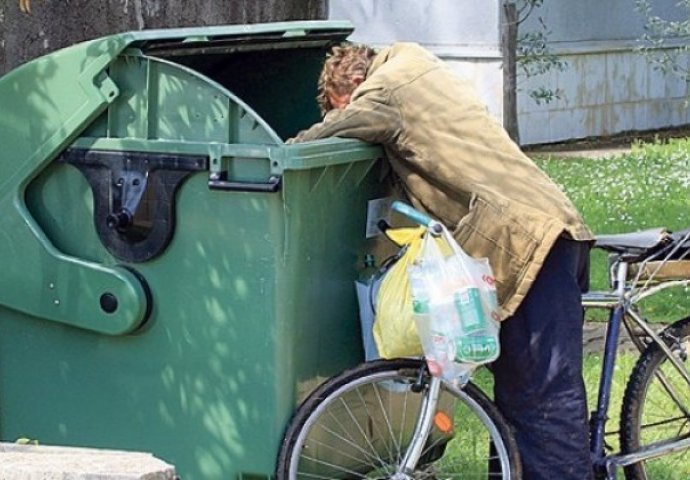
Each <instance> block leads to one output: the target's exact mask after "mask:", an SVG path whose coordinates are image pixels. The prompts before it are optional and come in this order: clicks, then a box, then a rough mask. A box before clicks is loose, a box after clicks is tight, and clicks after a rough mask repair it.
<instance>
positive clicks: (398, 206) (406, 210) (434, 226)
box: [391, 200, 443, 233]
mask: <svg viewBox="0 0 690 480" xmlns="http://www.w3.org/2000/svg"><path fill="white" fill-rule="evenodd" d="M391 208H392V209H393V210H395V211H396V212H398V213H400V214H402V215H405V216H406V217H407V218H409V219H410V220H412V221H413V222H415V223H418V224H419V225H422V226H423V227H426V228H428V229H429V230H431V231H432V232H433V233H441V231H442V229H443V226H442V225H441V223H440V222H438V221H436V220H434V219H433V218H431V217H430V216H429V215H427V214H426V213H422V212H420V211H419V210H416V209H414V208H413V207H411V206H410V205H408V204H406V203H404V202H401V201H399V200H396V201H395V202H393V205H391Z"/></svg>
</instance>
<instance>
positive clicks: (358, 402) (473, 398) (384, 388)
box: [276, 359, 521, 480]
mask: <svg viewBox="0 0 690 480" xmlns="http://www.w3.org/2000/svg"><path fill="white" fill-rule="evenodd" d="M423 366H424V364H423V362H422V361H420V360H415V359H397V360H378V361H375V362H368V363H365V364H362V365H360V366H359V367H357V368H354V369H352V370H349V371H347V372H344V373H343V374H341V375H339V376H336V377H333V378H332V379H330V380H329V381H327V382H326V383H324V384H323V385H322V386H321V387H319V388H318V389H317V390H316V391H315V392H314V393H312V394H311V395H310V396H309V398H307V400H306V401H305V402H304V403H303V404H302V405H301V406H300V408H299V409H298V411H297V412H296V414H295V417H294V418H293V421H292V422H291V424H290V426H289V428H288V431H287V433H286V435H285V439H284V441H283V445H282V447H281V451H280V456H279V459H278V465H277V470H276V473H277V475H276V476H277V479H278V480H287V479H289V480H296V479H304V480H306V479H376V478H378V479H387V478H391V477H392V476H393V475H394V474H395V472H396V471H397V467H398V465H399V464H400V462H401V461H402V459H403V457H404V455H405V452H406V451H407V447H408V446H409V444H410V441H411V440H412V436H413V432H414V427H415V423H416V421H417V417H418V415H419V413H420V406H421V405H422V403H423V395H426V394H427V393H428V389H427V388H425V383H424V382H426V381H428V378H426V379H425V380H424V381H422V382H421V384H420V381H419V378H420V372H422V371H423V370H422V369H423ZM420 386H421V387H422V388H418V387H420ZM431 428H432V431H431V432H430V435H429V437H428V439H427V441H426V444H425V446H424V449H423V452H422V456H421V458H420V461H419V462H418V465H417V466H416V468H415V471H414V472H407V474H406V476H405V477H403V478H415V479H422V478H428V479H437V478H438V479H440V478H467V479H473V478H477V479H482V480H486V479H487V478H493V479H513V480H515V479H519V478H520V472H521V468H520V460H519V455H518V451H517V446H516V443H515V440H514V438H513V436H512V433H511V431H510V428H509V427H508V425H507V423H506V421H505V420H504V419H503V417H502V416H501V414H500V413H499V411H498V409H497V408H496V407H495V406H494V405H493V403H491V401H490V400H489V399H488V398H487V397H486V396H485V395H484V394H483V393H482V392H481V391H480V390H479V389H478V388H476V387H475V386H474V385H472V384H468V385H466V386H465V387H464V388H462V389H458V388H455V387H454V386H452V385H450V384H447V383H445V382H444V383H442V386H441V393H440V396H439V402H438V406H437V410H436V412H435V414H434V421H433V426H432V427H431Z"/></svg>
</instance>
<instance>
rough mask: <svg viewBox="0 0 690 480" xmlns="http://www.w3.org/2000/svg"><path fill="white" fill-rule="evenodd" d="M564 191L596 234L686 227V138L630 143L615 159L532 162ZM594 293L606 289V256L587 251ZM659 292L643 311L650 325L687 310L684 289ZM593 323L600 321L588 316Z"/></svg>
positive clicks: (689, 161)
mask: <svg viewBox="0 0 690 480" xmlns="http://www.w3.org/2000/svg"><path fill="white" fill-rule="evenodd" d="M536 161H537V164H538V165H539V166H540V167H541V168H542V169H543V170H544V171H545V172H546V173H547V174H548V175H549V176H550V177H551V178H552V179H553V180H554V181H555V182H556V183H557V184H558V185H560V187H561V188H562V189H563V191H565V193H566V194H567V195H568V197H570V199H571V200H572V201H573V203H574V204H575V206H576V207H577V208H578V209H579V211H580V212H581V213H582V216H583V217H584V219H585V222H586V223H587V225H589V227H590V229H591V230H592V231H593V232H594V233H595V234H604V233H624V232H632V231H636V230H644V229H648V228H655V227H666V228H668V229H669V230H671V231H676V230H680V229H683V228H687V227H688V226H690V201H689V200H688V198H690V140H688V139H674V140H670V141H668V142H655V143H647V144H638V145H635V146H634V147H633V149H632V152H631V153H630V154H628V155H624V156H621V157H616V158H614V159H587V158H581V159H567V160H564V159H556V158H544V159H537V160H536ZM591 279H592V284H591V287H592V289H594V290H600V289H605V288H606V287H607V273H606V254H605V253H604V252H601V251H594V252H593V253H592V274H591ZM679 290H680V291H676V292H671V293H670V294H666V293H664V294H662V295H659V296H658V297H657V298H654V299H652V300H650V301H648V302H646V303H645V304H644V305H643V307H644V311H645V313H646V315H647V316H648V317H649V319H650V320H651V321H656V322H669V321H673V320H677V319H679V318H681V317H682V316H686V315H687V312H690V301H689V300H688V298H689V297H690V295H688V292H689V291H688V290H687V289H679ZM593 318H594V319H601V317H598V316H593Z"/></svg>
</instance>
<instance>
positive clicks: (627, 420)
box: [620, 317, 690, 480]
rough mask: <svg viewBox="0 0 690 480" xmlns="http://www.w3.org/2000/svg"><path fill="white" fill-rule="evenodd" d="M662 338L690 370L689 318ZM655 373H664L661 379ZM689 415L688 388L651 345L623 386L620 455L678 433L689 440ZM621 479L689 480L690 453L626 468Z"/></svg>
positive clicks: (678, 323) (663, 457) (678, 322)
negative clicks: (669, 387) (664, 382)
mask: <svg viewBox="0 0 690 480" xmlns="http://www.w3.org/2000/svg"><path fill="white" fill-rule="evenodd" d="M661 337H662V338H663V339H664V341H665V342H666V344H667V345H668V346H669V347H670V348H671V349H672V351H673V352H674V353H675V354H677V355H680V358H681V360H682V362H683V363H684V367H685V369H686V371H690V317H688V318H685V319H682V320H679V321H677V322H675V323H674V324H672V325H670V326H668V327H667V328H665V329H664V331H663V333H662V334H661ZM674 339H677V340H674ZM659 373H662V374H663V375H662V376H661V377H660V376H659ZM662 377H663V378H664V379H665V381H666V382H667V385H669V386H671V387H672V391H673V392H674V395H675V397H676V399H674V398H673V396H671V395H670V394H669V390H668V389H666V388H665V387H664V385H663V384H662V381H661V380H660V378H662ZM679 405H680V406H679ZM660 412H663V413H660ZM688 412H690V385H688V384H687V382H686V381H685V379H683V378H682V377H681V376H680V374H679V373H678V371H677V370H676V369H675V368H674V366H673V365H672V364H671V363H670V362H669V359H668V357H666V355H665V354H664V352H663V350H662V349H661V348H660V347H659V346H658V345H657V344H656V343H652V344H650V346H649V347H648V348H647V349H646V350H645V351H644V353H643V354H642V355H641V356H640V358H639V359H638V361H637V363H636V364H635V367H634V368H633V371H632V373H631V374H630V378H629V380H628V383H627V385H626V390H625V395H624V397H623V406H622V409H621V430H620V441H621V451H622V453H630V452H634V451H636V450H637V449H639V448H640V447H643V446H645V445H649V444H650V443H652V442H658V441H665V440H667V441H672V440H674V438H678V437H679V436H681V435H685V436H686V437H687V435H690V414H688ZM625 478H626V479H627V480H664V479H665V480H676V479H678V480H680V479H683V480H685V479H687V478H690V449H686V450H683V451H680V452H676V453H673V454H670V455H664V456H662V457H659V458H658V459H650V460H647V461H642V462H639V463H636V464H634V465H630V466H628V467H625Z"/></svg>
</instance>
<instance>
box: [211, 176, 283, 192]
mask: <svg viewBox="0 0 690 480" xmlns="http://www.w3.org/2000/svg"><path fill="white" fill-rule="evenodd" d="M282 183H283V177H282V176H281V175H273V176H271V177H270V178H269V179H268V181H267V182H265V183H260V182H257V183H254V182H230V181H227V180H223V179H222V178H210V179H209V180H208V188H210V189H211V190H225V191H230V192H266V193H275V192H277V191H278V190H280V187H281V186H282Z"/></svg>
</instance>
